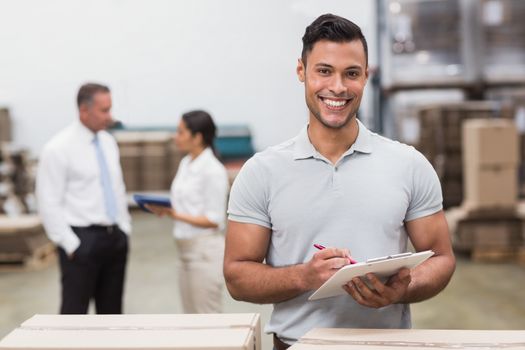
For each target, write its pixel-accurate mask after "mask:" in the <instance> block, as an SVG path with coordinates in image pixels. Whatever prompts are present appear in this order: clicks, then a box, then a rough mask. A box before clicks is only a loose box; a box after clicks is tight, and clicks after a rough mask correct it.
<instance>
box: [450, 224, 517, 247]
mask: <svg viewBox="0 0 525 350" xmlns="http://www.w3.org/2000/svg"><path fill="white" fill-rule="evenodd" d="M522 232H523V222H522V220H521V219H520V218H515V219H475V220H473V219H467V220H463V221H461V222H459V223H458V226H457V230H456V232H455V236H456V237H455V240H454V246H455V247H456V248H461V249H470V248H473V247H513V246H520V245H521V244H522V243H523V239H522Z"/></svg>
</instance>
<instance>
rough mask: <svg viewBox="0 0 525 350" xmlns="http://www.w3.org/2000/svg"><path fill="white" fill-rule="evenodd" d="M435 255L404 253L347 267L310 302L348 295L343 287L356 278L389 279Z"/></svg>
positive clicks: (428, 252) (336, 274) (314, 294)
mask: <svg viewBox="0 0 525 350" xmlns="http://www.w3.org/2000/svg"><path fill="white" fill-rule="evenodd" d="M432 255H434V252H433V251H431V250H425V251H422V252H418V253H402V254H396V255H390V256H385V257H380V258H374V259H368V260H367V261H366V262H359V263H357V264H352V265H347V266H345V267H342V268H341V269H340V270H339V271H337V272H336V273H335V274H334V275H333V276H332V277H330V278H329V279H328V280H327V281H326V282H325V283H324V284H323V285H322V286H321V287H319V289H317V290H316V291H315V292H314V293H313V294H312V295H310V297H309V298H308V300H317V299H323V298H330V297H334V296H337V295H343V294H346V291H345V290H344V289H343V287H342V286H343V285H345V284H347V283H348V282H349V281H351V280H352V278H354V277H358V276H364V275H366V274H367V273H373V274H375V275H376V276H378V277H389V276H392V275H394V274H396V273H397V272H398V271H399V270H400V269H402V268H408V269H412V268H414V267H416V266H417V265H419V264H421V263H422V262H423V261H425V260H427V259H428V258H430V257H431V256H432Z"/></svg>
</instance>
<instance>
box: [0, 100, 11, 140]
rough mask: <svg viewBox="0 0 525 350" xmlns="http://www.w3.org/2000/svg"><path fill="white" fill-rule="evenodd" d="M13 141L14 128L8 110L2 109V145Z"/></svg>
mask: <svg viewBox="0 0 525 350" xmlns="http://www.w3.org/2000/svg"><path fill="white" fill-rule="evenodd" d="M11 141H13V126H12V122H11V116H10V115H9V110H8V109H7V108H0V143H2V142H11Z"/></svg>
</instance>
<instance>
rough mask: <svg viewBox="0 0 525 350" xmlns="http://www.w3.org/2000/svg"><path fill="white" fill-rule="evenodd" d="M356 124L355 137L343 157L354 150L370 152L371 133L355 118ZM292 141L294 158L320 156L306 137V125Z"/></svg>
mask: <svg viewBox="0 0 525 350" xmlns="http://www.w3.org/2000/svg"><path fill="white" fill-rule="evenodd" d="M357 125H358V127H359V133H358V134H357V139H356V140H355V142H354V144H353V145H352V146H351V147H350V148H349V149H348V150H347V151H346V152H345V153H344V154H343V157H344V156H347V155H350V154H352V153H354V152H359V153H372V140H371V136H372V135H371V132H370V130H368V129H367V128H366V127H365V126H364V124H363V123H361V121H360V120H359V119H357ZM294 141H295V142H294V144H295V147H294V154H293V155H294V160H299V159H308V158H319V157H322V156H321V155H320V154H319V152H317V150H316V149H315V147H314V145H312V143H311V142H310V138H309V137H308V125H306V126H304V127H303V129H302V130H301V132H300V133H299V134H298V135H297V136H296V137H295V138H294Z"/></svg>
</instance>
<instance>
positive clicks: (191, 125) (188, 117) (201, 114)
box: [182, 110, 217, 152]
mask: <svg viewBox="0 0 525 350" xmlns="http://www.w3.org/2000/svg"><path fill="white" fill-rule="evenodd" d="M182 120H183V121H184V123H185V124H186V127H187V128H188V129H189V130H190V132H191V134H192V135H196V134H198V133H200V134H201V135H202V141H203V143H204V146H206V147H211V148H212V149H213V151H214V152H215V145H214V144H213V142H214V141H215V136H216V133H217V127H216V126H215V123H214V122H213V119H212V117H211V115H210V114H209V113H208V112H205V111H202V110H196V111H190V112H187V113H184V114H183V115H182Z"/></svg>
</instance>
